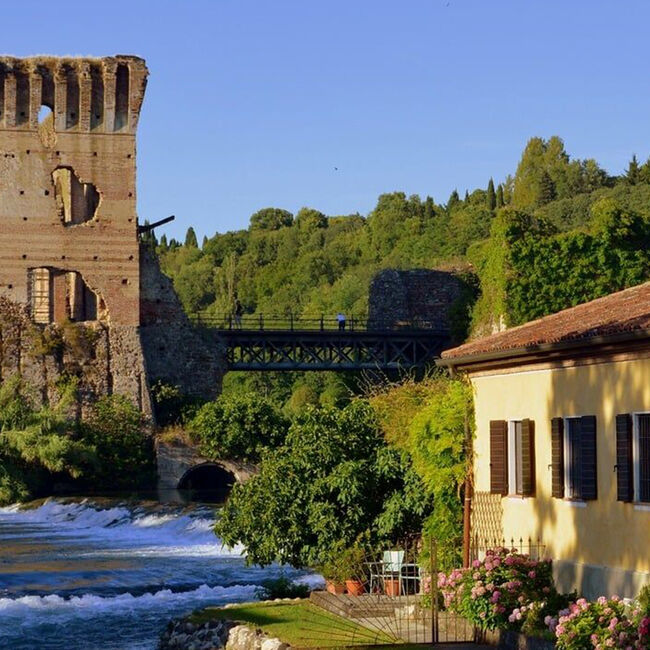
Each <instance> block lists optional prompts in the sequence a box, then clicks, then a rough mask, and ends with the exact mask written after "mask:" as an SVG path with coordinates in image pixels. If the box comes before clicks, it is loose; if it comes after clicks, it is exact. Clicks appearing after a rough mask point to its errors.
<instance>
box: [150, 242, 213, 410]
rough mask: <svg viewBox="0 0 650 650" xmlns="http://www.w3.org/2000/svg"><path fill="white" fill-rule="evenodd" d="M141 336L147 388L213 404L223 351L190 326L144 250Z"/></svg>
mask: <svg viewBox="0 0 650 650" xmlns="http://www.w3.org/2000/svg"><path fill="white" fill-rule="evenodd" d="M140 282H141V299H140V321H141V323H142V325H141V328H140V331H141V338H142V347H143V350H144V355H145V359H146V364H147V372H148V376H149V379H150V381H151V382H155V381H162V382H164V383H166V384H171V385H172V386H178V387H179V388H180V390H181V391H182V392H183V393H185V394H186V395H193V396H198V397H202V398H204V399H213V398H214V397H216V396H217V395H218V394H219V393H220V392H221V380H222V377H223V373H224V372H225V350H224V348H223V344H222V342H221V341H220V340H219V338H218V336H217V335H216V334H215V333H214V332H210V331H207V330H206V331H203V330H201V329H199V328H196V327H194V326H193V324H192V323H191V322H190V321H189V319H188V318H187V316H186V314H185V312H184V311H183V307H182V305H181V303H180V300H179V299H178V296H177V295H176V292H175V291H174V286H173V284H172V281H171V279H170V278H168V277H167V276H166V275H165V274H164V273H163V272H162V271H161V270H160V266H159V264H158V259H157V258H156V256H155V254H154V253H152V252H151V251H150V250H148V249H147V247H146V246H144V245H143V247H142V253H141V256H140Z"/></svg>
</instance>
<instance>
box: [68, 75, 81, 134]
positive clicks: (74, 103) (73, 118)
mask: <svg viewBox="0 0 650 650" xmlns="http://www.w3.org/2000/svg"><path fill="white" fill-rule="evenodd" d="M67 82H68V83H67V85H66V109H67V110H66V114H65V126H66V129H71V128H73V127H75V126H77V124H79V78H78V77H77V71H76V70H75V69H74V68H70V69H69V70H68V73H67Z"/></svg>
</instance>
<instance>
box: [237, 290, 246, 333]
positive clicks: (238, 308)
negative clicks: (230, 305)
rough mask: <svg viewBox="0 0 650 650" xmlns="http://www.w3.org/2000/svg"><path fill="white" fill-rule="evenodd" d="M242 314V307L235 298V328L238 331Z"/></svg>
mask: <svg viewBox="0 0 650 650" xmlns="http://www.w3.org/2000/svg"><path fill="white" fill-rule="evenodd" d="M243 313H244V308H243V307H242V304H241V302H239V298H238V297H237V296H235V327H236V328H237V329H238V330H240V329H241V317H242V314H243Z"/></svg>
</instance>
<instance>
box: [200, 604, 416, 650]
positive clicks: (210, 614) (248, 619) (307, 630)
mask: <svg viewBox="0 0 650 650" xmlns="http://www.w3.org/2000/svg"><path fill="white" fill-rule="evenodd" d="M213 619H228V620H231V621H237V622H240V623H245V624H250V625H252V626H254V627H257V628H261V629H262V630H264V632H266V633H267V634H268V635H269V636H273V637H277V638H279V639H281V640H282V641H284V642H286V643H289V644H291V645H292V646H293V647H294V648H297V649H298V648H345V647H348V646H352V645H354V646H358V645H368V646H372V645H376V644H387V643H394V642H395V639H393V638H391V637H390V636H388V635H386V634H384V633H383V632H381V631H378V630H369V629H367V628H365V627H362V626H360V625H357V624H356V623H354V622H352V621H348V620H347V619H344V618H341V617H340V616H336V615H334V614H330V613H329V612H326V611H325V610H322V609H320V608H319V607H316V606H315V605H313V604H312V603H310V602H309V601H308V600H300V601H292V602H282V603H277V602H261V603H246V604H243V605H237V606H235V607H229V608H228V609H221V608H218V607H208V608H206V609H203V610H201V611H199V612H195V613H194V614H192V617H191V621H192V622H193V623H198V624H201V623H205V622H206V621H210V620H213ZM384 647H385V645H384ZM399 647H400V648H406V645H403V644H401V645H400V646H399Z"/></svg>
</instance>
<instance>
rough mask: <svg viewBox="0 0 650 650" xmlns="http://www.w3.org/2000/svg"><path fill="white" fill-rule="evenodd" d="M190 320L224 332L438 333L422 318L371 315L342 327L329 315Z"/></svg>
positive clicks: (196, 316)
mask: <svg viewBox="0 0 650 650" xmlns="http://www.w3.org/2000/svg"><path fill="white" fill-rule="evenodd" d="M189 317H190V320H191V321H192V322H193V323H195V324H196V325H202V326H205V327H212V328H216V329H223V330H239V329H241V330H258V331H264V330H270V331H296V330H298V331H321V332H323V331H341V330H342V331H346V332H364V331H369V330H370V331H386V330H437V329H440V328H439V327H438V328H436V327H435V326H434V323H433V322H432V321H426V320H422V319H415V320H396V319H379V318H374V317H373V318H369V317H368V315H367V314H351V315H350V316H347V317H346V319H345V322H344V323H343V324H340V323H339V321H338V319H337V317H336V316H332V315H326V314H311V315H310V314H301V315H297V314H264V313H258V314H244V315H242V316H239V317H237V316H236V315H234V314H215V313H209V312H195V313H193V314H190V316H189Z"/></svg>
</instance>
